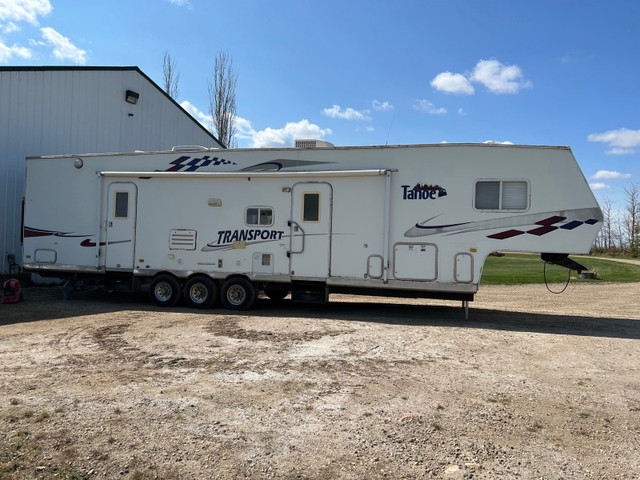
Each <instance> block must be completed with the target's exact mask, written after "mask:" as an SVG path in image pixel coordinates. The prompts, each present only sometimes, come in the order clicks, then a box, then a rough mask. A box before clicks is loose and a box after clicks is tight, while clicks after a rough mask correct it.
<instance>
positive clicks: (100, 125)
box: [0, 67, 219, 273]
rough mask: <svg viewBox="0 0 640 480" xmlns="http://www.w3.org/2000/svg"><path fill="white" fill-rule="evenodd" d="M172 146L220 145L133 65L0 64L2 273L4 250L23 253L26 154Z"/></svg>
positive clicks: (161, 148)
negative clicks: (130, 94)
mask: <svg viewBox="0 0 640 480" xmlns="http://www.w3.org/2000/svg"><path fill="white" fill-rule="evenodd" d="M126 90H133V91H135V92H138V93H139V94H140V98H139V100H138V103H137V104H136V105H131V104H129V103H127V102H125V100H124V96H125V92H126ZM130 114H133V115H132V116H130ZM175 145H203V146H205V147H218V146H219V144H218V143H217V142H216V141H215V140H214V139H213V138H212V137H211V136H209V135H208V134H207V133H206V132H205V131H204V130H203V129H202V128H201V127H200V125H199V124H198V123H197V122H196V121H194V120H193V118H191V117H190V116H189V115H187V114H185V112H184V111H183V110H182V109H181V108H179V107H178V106H176V104H174V103H173V102H172V101H171V100H169V99H168V98H167V97H166V96H165V95H164V94H163V93H162V92H161V91H160V90H159V89H158V88H157V86H156V85H155V84H153V83H151V82H150V81H149V80H148V79H147V78H145V77H144V76H143V75H141V74H140V73H139V71H138V70H136V69H134V68H123V69H108V68H106V69H104V70H94V69H83V68H82V67H78V68H69V69H60V70H57V69H46V68H42V69H33V70H30V69H20V68H16V69H15V70H12V69H5V70H2V69H0V255H2V260H1V261H0V273H6V272H7V270H8V267H7V261H6V256H7V253H14V254H15V255H16V257H17V258H20V256H21V255H20V222H21V206H22V197H23V192H24V170H25V162H24V160H25V157H27V156H40V155H55V154H71V153H98V152H130V151H134V150H166V149H170V148H171V147H173V146H175ZM78 201H82V199H80V198H79V199H78ZM60 209H61V210H64V205H60Z"/></svg>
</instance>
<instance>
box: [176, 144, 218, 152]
mask: <svg viewBox="0 0 640 480" xmlns="http://www.w3.org/2000/svg"><path fill="white" fill-rule="evenodd" d="M192 150H209V149H208V148H207V147H203V146H202V145H176V146H175V147H173V148H172V149H171V151H172V152H189V151H192Z"/></svg>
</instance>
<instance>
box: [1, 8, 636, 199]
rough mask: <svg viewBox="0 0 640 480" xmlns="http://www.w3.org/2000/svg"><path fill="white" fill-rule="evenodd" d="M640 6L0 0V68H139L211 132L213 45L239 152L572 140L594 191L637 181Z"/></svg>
mask: <svg viewBox="0 0 640 480" xmlns="http://www.w3.org/2000/svg"><path fill="white" fill-rule="evenodd" d="M639 46H640V2H635V1H633V0H627V1H619V0H609V1H607V2H603V1H601V0H600V1H594V0H549V1H547V0H540V1H531V0H528V1H524V0H441V1H432V0H422V1H411V0H394V1H372V0H368V1H360V0H342V1H334V0H325V1H323V2H319V1H310V0H283V1H279V0H269V1H268V0H232V1H222V0H219V1H213V0H211V1H205V0H109V1H103V2H99V1H81V0H0V65H9V66H19V65H87V66H89V65H96V66H111V65H125V66H131V65H135V66H138V67H140V69H141V70H142V71H143V72H145V73H146V74H147V75H148V76H149V77H151V78H152V79H153V80H154V81H156V83H158V84H161V83H162V61H163V55H164V53H165V52H168V53H169V54H170V55H171V57H172V58H173V60H174V61H175V62H176V64H177V70H178V73H179V75H180V78H179V84H178V87H179V95H178V98H177V101H178V102H179V103H180V104H181V105H182V106H183V107H184V108H185V109H186V110H187V111H188V112H189V113H191V114H192V115H193V116H194V117H195V118H197V119H198V120H199V121H201V122H203V123H204V124H205V125H207V124H208V121H209V120H208V117H207V114H206V112H207V110H208V105H209V99H208V89H207V83H208V81H209V80H210V79H212V73H213V61H214V58H215V56H216V54H217V53H218V52H220V51H224V52H226V53H228V54H229V55H230V56H231V58H232V60H233V65H234V68H235V70H236V71H237V73H238V84H237V89H236V102H237V122H236V124H237V129H238V135H237V144H238V146H239V147H289V146H292V145H293V140H294V139H295V138H317V139H322V140H326V141H328V142H331V143H333V144H335V145H338V146H346V145H384V144H389V145H397V144H424V143H441V142H449V143H456V142H473V143H476V142H477V143H482V142H489V141H491V142H506V143H514V144H527V145H528V144H531V145H569V146H570V147H571V148H572V150H573V153H574V155H575V156H576V158H577V160H578V163H579V164H580V167H581V168H582V170H583V173H584V174H585V176H586V178H587V180H588V181H589V183H590V185H591V187H592V189H593V191H594V193H595V194H596V197H597V198H598V199H599V200H602V199H603V197H604V196H606V197H608V198H609V199H610V200H612V201H613V202H614V207H616V208H620V209H621V208H623V207H624V204H625V195H624V188H625V187H626V186H628V185H629V184H631V183H640V161H639V160H640V53H639V50H638V48H639Z"/></svg>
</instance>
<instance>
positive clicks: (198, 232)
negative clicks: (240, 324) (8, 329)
mask: <svg viewBox="0 0 640 480" xmlns="http://www.w3.org/2000/svg"><path fill="white" fill-rule="evenodd" d="M79 157H81V158H82V160H83V167H82V168H80V169H77V168H75V167H74V157H73V156H60V157H45V158H30V159H28V160H27V189H26V207H25V211H26V213H25V237H26V238H25V248H24V255H25V257H24V262H25V265H28V267H29V268H30V269H31V270H32V271H40V272H43V273H47V272H49V273H58V272H74V271H78V272H85V273H93V274H96V275H104V274H105V273H109V272H118V273H127V274H130V275H132V276H136V277H140V278H142V279H143V280H145V279H148V280H150V279H152V278H153V277H154V275H156V274H157V273H161V272H169V273H171V274H172V275H175V277H177V278H180V279H182V280H183V281H185V280H187V279H189V278H190V277H192V275H194V274H204V275H207V276H210V277H211V278H213V279H215V280H217V281H224V280H225V279H227V278H228V277H229V276H231V275H242V276H246V277H247V278H251V279H254V280H255V281H256V282H273V283H280V284H282V283H291V282H295V281H298V280H300V281H310V280H313V281H316V282H323V283H326V285H327V286H330V287H336V286H342V287H353V288H369V289H380V291H382V290H385V289H389V290H405V291H406V290H414V291H418V290H420V291H423V292H449V293H460V292H462V293H474V292H475V291H476V290H477V287H478V284H479V282H480V278H481V273H482V267H483V265H484V261H485V259H486V257H487V256H488V255H489V254H490V253H491V252H494V251H516V252H540V253H548V254H558V255H563V254H570V253H587V252H588V251H589V249H590V247H591V245H592V242H593V240H594V238H595V236H596V235H597V233H598V231H599V229H600V226H601V223H602V212H601V211H600V208H599V207H598V204H597V202H596V200H595V198H594V196H593V193H592V192H591V189H590V188H589V186H588V184H587V182H586V180H585V178H584V176H583V175H582V172H581V171H580V169H579V167H578V164H577V162H576V161H575V158H574V157H573V155H572V153H571V150H570V149H569V148H566V147H531V146H516V145H482V144H481V145H474V144H446V145H411V146H388V147H339V148H322V149H236V150H207V151H195V152H158V153H154V152H148V153H133V154H114V155H80V156H79ZM96 172H99V173H98V174H97V173H96ZM51 178H55V179H57V180H58V181H57V182H51V181H49V179H51ZM481 182H497V183H498V185H497V187H499V188H497V189H494V190H495V191H496V192H506V193H505V195H506V196H507V197H509V196H513V195H514V193H513V190H514V189H513V188H512V187H513V186H514V185H515V183H514V182H519V183H518V184H517V185H518V186H519V187H518V189H516V190H518V191H520V186H526V191H525V190H523V191H522V192H521V194H522V198H521V199H519V200H518V201H513V198H509V201H507V202H503V204H502V203H501V202H489V204H491V205H493V204H494V203H496V204H497V205H498V207H496V208H493V207H491V208H493V209H490V208H487V207H483V206H481V205H476V203H478V202H477V197H478V195H477V192H478V189H477V185H478V184H479V183H481ZM114 184H115V185H118V184H120V185H123V186H124V185H131V186H132V189H131V192H134V191H135V192H136V195H135V202H136V204H135V208H136V212H135V213H136V215H137V217H136V218H137V220H136V224H135V228H133V229H131V230H129V231H121V232H122V235H120V236H113V235H110V232H109V228H111V225H110V222H111V221H112V220H115V218H112V217H111V216H110V215H111V212H112V211H114V208H116V207H115V205H116V203H115V197H114V194H113V193H112V192H114V191H120V190H124V187H123V188H115V187H113V185H114ZM134 185H135V189H134V188H133V186H134ZM305 193H308V194H311V195H317V201H315V200H314V201H310V202H309V205H310V210H309V214H307V212H306V210H305V211H302V210H301V205H306V201H305V200H304V194H305ZM76 198H82V199H83V201H82V202H81V203H79V202H77V201H76V200H75V199H76ZM131 198H132V199H133V198H134V194H133V193H131ZM310 199H313V197H310ZM523 199H524V200H523ZM132 205H133V204H132ZM61 206H64V209H61ZM67 206H68V207H67ZM67 208H68V209H67ZM131 208H134V207H133V206H132V207H131ZM305 208H306V207H305ZM251 209H258V210H260V209H268V210H269V212H268V215H267V216H266V217H267V219H266V220H265V222H264V223H255V220H250V216H249V215H248V213H249V210H251ZM387 210H388V218H387V213H386V211H387ZM127 216H128V215H127ZM259 217H260V215H258V214H257V213H256V214H254V217H253V218H259ZM177 231H181V232H190V233H189V235H190V238H191V240H190V242H192V243H190V245H191V246H190V248H188V249H183V248H182V247H180V248H175V245H174V246H172V238H173V237H172V236H173V235H174V234H175V232H177ZM172 232H173V233H172ZM131 245H133V249H134V250H133V251H134V257H133V260H134V262H133V263H134V266H133V268H132V267H131V266H130V265H126V266H125V265H124V263H122V262H116V263H115V265H114V264H110V263H109V255H110V253H109V252H110V251H111V248H112V247H113V249H114V250H113V252H116V251H121V250H125V247H126V251H127V252H129V251H130V249H129V247H130V246H131ZM40 250H42V251H44V250H50V251H55V260H54V261H53V262H50V261H47V262H44V261H41V262H39V261H36V260H35V258H36V257H37V256H38V255H43V258H51V252H48V253H47V254H45V253H40ZM127 255H129V253H127ZM127 258H128V259H129V258H130V256H127ZM105 259H106V260H105ZM385 272H386V273H387V275H386V277H388V278H386V277H385Z"/></svg>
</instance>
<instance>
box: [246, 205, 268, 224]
mask: <svg viewBox="0 0 640 480" xmlns="http://www.w3.org/2000/svg"><path fill="white" fill-rule="evenodd" d="M245 223H246V224H247V225H266V226H269V225H273V208H271V207H249V208H247V210H246V213H245Z"/></svg>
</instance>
